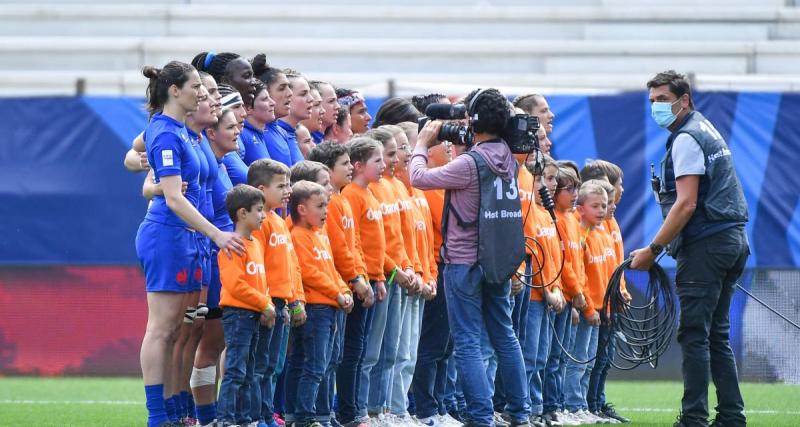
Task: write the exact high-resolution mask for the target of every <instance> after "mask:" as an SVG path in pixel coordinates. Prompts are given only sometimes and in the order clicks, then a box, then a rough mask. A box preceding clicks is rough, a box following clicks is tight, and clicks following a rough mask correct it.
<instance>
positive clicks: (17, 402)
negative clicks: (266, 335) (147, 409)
mask: <svg viewBox="0 0 800 427" xmlns="http://www.w3.org/2000/svg"><path fill="white" fill-rule="evenodd" d="M144 403H145V402H144V401H139V400H15V399H3V400H0V405H63V404H76V405H144ZM616 409H617V410H618V411H620V412H623V413H624V412H675V413H677V412H678V411H677V409H674V408H616ZM745 413H748V414H763V415H800V411H777V410H771V409H747V410H745Z"/></svg>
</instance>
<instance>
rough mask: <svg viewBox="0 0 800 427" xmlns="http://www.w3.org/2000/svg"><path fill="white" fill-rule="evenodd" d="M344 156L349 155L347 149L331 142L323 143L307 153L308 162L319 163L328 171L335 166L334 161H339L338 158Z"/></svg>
mask: <svg viewBox="0 0 800 427" xmlns="http://www.w3.org/2000/svg"><path fill="white" fill-rule="evenodd" d="M345 154H348V155H349V153H348V151H347V147H345V146H344V145H343V144H337V143H335V142H333V141H325V142H322V143H320V144H319V145H317V146H315V147H314V148H312V149H311V152H310V153H308V160H313V161H315V162H320V163H322V164H323V165H325V166H327V167H328V168H329V169H333V166H334V165H336V161H337V160H339V157H342V156H344V155H345Z"/></svg>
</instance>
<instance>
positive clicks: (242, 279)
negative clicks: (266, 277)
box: [217, 245, 269, 311]
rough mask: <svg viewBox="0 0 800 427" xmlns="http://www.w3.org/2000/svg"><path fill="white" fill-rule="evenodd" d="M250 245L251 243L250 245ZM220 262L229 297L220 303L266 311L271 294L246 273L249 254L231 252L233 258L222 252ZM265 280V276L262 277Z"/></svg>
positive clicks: (226, 292) (218, 257)
mask: <svg viewBox="0 0 800 427" xmlns="http://www.w3.org/2000/svg"><path fill="white" fill-rule="evenodd" d="M248 246H249V245H248ZM248 249H249V248H248ZM217 262H218V263H219V280H220V282H221V283H222V288H223V290H224V291H225V294H226V295H225V296H226V297H228V298H225V299H220V305H222V306H232V307H241V308H252V309H256V310H258V311H264V310H266V309H267V306H268V304H269V294H267V292H266V289H264V290H260V289H258V288H257V286H258V284H257V283H253V279H251V280H248V279H250V277H255V276H248V275H247V273H246V264H247V262H248V261H247V254H245V256H242V255H237V254H236V253H234V252H231V258H228V256H227V255H226V254H225V253H223V252H220V253H219V254H218V255H217ZM262 280H263V278H262Z"/></svg>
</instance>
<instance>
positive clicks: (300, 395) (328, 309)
mask: <svg viewBox="0 0 800 427" xmlns="http://www.w3.org/2000/svg"><path fill="white" fill-rule="evenodd" d="M337 311H338V309H337V308H336V307H333V306H330V305H324V304H309V305H307V306H306V314H307V315H308V320H306V323H305V324H304V325H303V326H301V327H300V328H297V329H301V328H302V334H301V335H302V340H298V339H295V340H294V342H293V345H294V347H293V348H292V356H291V364H290V366H291V368H290V370H289V372H288V374H289V377H288V378H287V381H286V389H287V392H286V403H287V409H288V406H289V403H290V402H294V408H295V410H294V419H295V421H297V422H299V423H300V424H301V425H302V424H303V423H308V422H311V421H314V420H315V417H316V402H317V394H318V393H319V390H320V386H321V384H322V379H323V377H324V376H325V372H326V370H327V369H328V365H329V364H330V361H331V350H332V348H333V340H334V338H335V335H336V334H335V332H336V312H337ZM298 374H299V375H298ZM326 387H327V386H326ZM291 388H294V389H295V392H294V393H290V392H289V391H288V390H290V389H291Z"/></svg>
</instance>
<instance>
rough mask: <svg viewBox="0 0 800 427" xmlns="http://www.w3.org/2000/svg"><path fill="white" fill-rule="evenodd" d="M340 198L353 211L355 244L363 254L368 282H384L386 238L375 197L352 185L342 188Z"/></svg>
mask: <svg viewBox="0 0 800 427" xmlns="http://www.w3.org/2000/svg"><path fill="white" fill-rule="evenodd" d="M342 197H344V198H345V199H347V201H348V203H350V207H351V208H352V209H353V219H355V230H356V244H357V245H358V246H359V247H360V248H361V250H362V253H363V254H364V264H365V265H366V267H367V274H368V275H369V279H370V280H374V281H381V280H386V277H385V276H384V274H383V264H384V258H385V257H386V237H385V235H384V232H383V213H382V211H381V205H380V203H379V202H378V200H377V199H376V198H375V196H373V195H372V192H370V191H369V190H368V189H366V188H362V187H360V186H359V185H358V184H356V183H352V184H349V185H347V186H346V187H344V190H342Z"/></svg>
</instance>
